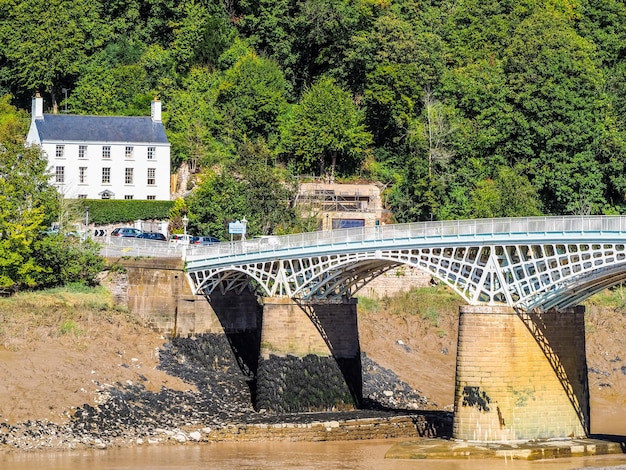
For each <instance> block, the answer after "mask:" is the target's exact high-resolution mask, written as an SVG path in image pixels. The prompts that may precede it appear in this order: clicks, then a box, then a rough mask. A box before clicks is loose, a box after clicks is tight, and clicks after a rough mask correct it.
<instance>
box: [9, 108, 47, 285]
mask: <svg viewBox="0 0 626 470" xmlns="http://www.w3.org/2000/svg"><path fill="white" fill-rule="evenodd" d="M2 121H5V122H6V119H5V118H4V116H3V115H2V114H0V122H2ZM0 136H2V139H3V140H2V141H0V291H3V292H15V291H16V290H18V289H19V288H22V287H27V286H34V285H35V284H36V280H35V275H36V273H37V272H39V271H40V270H41V267H40V266H38V265H37V263H36V261H35V260H34V259H33V257H32V250H33V242H34V240H35V239H36V238H37V236H38V235H39V233H40V232H41V231H42V229H43V228H44V227H45V226H46V223H47V222H48V221H49V220H50V214H52V213H54V201H55V195H56V191H55V190H54V188H52V187H51V186H50V185H49V184H48V174H47V172H46V167H47V160H46V158H45V157H44V156H43V155H42V153H41V149H40V148H39V147H25V146H24V140H23V138H22V137H21V136H16V135H8V136H7V135H6V131H3V132H0Z"/></svg>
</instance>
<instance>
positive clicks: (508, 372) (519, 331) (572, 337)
mask: <svg viewBox="0 0 626 470" xmlns="http://www.w3.org/2000/svg"><path fill="white" fill-rule="evenodd" d="M589 429H590V427H589V387H588V382H587V363H586V354H585V323H584V308H583V307H574V308H568V309H564V310H562V311H555V310H553V311H548V312H544V313H533V314H528V313H518V312H515V311H514V310H513V309H512V308H510V307H492V306H462V307H461V308H460V318H459V339H458V349H457V365H456V387H455V403H454V426H453V437H454V438H456V439H462V440H471V441H510V440H534V439H547V438H565V437H586V436H587V434H588V433H589Z"/></svg>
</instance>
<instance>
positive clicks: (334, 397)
mask: <svg viewBox="0 0 626 470" xmlns="http://www.w3.org/2000/svg"><path fill="white" fill-rule="evenodd" d="M361 396H362V377H361V354H360V347H359V341H358V326H357V316H356V301H350V302H346V303H343V304H324V305H303V306H300V305H297V304H295V303H294V302H293V301H292V300H290V299H284V298H266V299H264V302H263V327H262V330H261V344H260V359H259V364H258V373H257V396H256V399H257V401H256V406H257V408H258V409H266V410H270V411H280V412H298V411H323V410H332V409H351V408H354V407H355V405H358V403H359V402H360V400H361Z"/></svg>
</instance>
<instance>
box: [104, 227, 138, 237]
mask: <svg viewBox="0 0 626 470" xmlns="http://www.w3.org/2000/svg"><path fill="white" fill-rule="evenodd" d="M142 233H143V232H142V231H141V230H139V229H138V228H134V227H118V228H116V229H115V230H113V231H112V232H111V236H112V237H134V238H137V237H138V236H139V235H141V234H142Z"/></svg>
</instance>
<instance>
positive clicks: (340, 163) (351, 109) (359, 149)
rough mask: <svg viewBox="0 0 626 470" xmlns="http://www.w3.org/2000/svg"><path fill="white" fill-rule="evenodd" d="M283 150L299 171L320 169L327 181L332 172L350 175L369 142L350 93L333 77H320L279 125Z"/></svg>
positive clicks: (360, 159) (332, 175) (361, 118)
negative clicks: (280, 126) (280, 125)
mask: <svg viewBox="0 0 626 470" xmlns="http://www.w3.org/2000/svg"><path fill="white" fill-rule="evenodd" d="M282 134H283V135H282V137H283V146H284V149H285V150H286V151H287V152H288V153H289V154H290V155H292V156H293V158H294V161H295V165H296V167H297V168H298V170H299V171H311V170H314V167H315V166H317V167H318V168H319V174H320V175H326V173H327V170H326V168H327V167H328V166H330V171H329V174H328V175H326V176H330V178H331V179H332V178H334V174H335V170H340V172H341V173H343V174H352V173H354V172H355V170H356V169H357V168H358V167H359V165H360V163H361V162H362V161H363V159H364V157H365V151H366V149H367V148H368V146H369V145H370V144H371V142H372V135H371V134H370V133H369V132H368V131H367V130H366V128H365V123H364V117H363V112H362V111H361V110H360V109H359V108H358V107H357V106H356V104H355V103H354V101H353V99H352V96H351V95H350V93H349V92H347V91H345V90H344V89H342V88H341V87H340V86H339V85H337V84H336V83H335V81H334V80H333V79H332V78H328V77H323V78H321V79H320V80H319V81H318V82H317V83H315V84H314V85H313V86H311V88H310V89H308V90H307V91H306V92H305V93H304V95H303V96H302V100H301V101H300V103H299V104H298V105H296V106H294V108H293V111H292V112H291V113H290V115H287V117H286V122H285V123H284V124H283V126H282Z"/></svg>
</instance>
